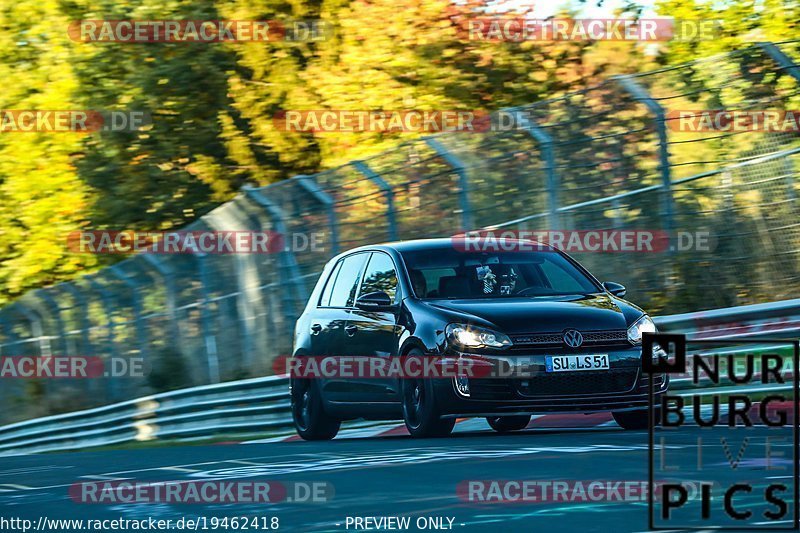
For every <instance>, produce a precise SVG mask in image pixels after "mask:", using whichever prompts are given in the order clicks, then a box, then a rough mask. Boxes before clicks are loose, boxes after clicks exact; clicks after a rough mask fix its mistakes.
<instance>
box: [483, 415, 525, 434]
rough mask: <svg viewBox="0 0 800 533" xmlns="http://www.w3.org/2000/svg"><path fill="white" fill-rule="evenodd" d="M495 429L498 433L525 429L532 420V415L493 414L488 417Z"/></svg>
mask: <svg viewBox="0 0 800 533" xmlns="http://www.w3.org/2000/svg"><path fill="white" fill-rule="evenodd" d="M486 421H487V422H489V425H490V426H491V427H492V429H493V430H495V431H497V432H498V433H505V432H507V431H519V430H520V429H525V428H526V427H528V424H530V422H531V417H530V416H492V417H488V418H487V419H486Z"/></svg>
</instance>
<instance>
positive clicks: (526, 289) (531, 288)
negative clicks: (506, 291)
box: [515, 287, 546, 296]
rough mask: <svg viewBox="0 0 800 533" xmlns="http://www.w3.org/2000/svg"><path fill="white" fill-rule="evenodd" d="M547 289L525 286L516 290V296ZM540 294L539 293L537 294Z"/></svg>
mask: <svg viewBox="0 0 800 533" xmlns="http://www.w3.org/2000/svg"><path fill="white" fill-rule="evenodd" d="M543 289H544V290H546V288H545V287H525V288H524V289H520V290H519V291H517V292H516V294H515V296H528V292H533V291H541V290H543ZM537 296H538V295H537Z"/></svg>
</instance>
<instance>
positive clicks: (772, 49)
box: [757, 42, 800, 81]
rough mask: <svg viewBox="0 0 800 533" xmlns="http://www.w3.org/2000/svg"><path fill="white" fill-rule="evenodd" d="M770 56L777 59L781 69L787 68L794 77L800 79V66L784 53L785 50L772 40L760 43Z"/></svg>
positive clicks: (759, 45) (760, 46) (774, 59)
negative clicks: (771, 41)
mask: <svg viewBox="0 0 800 533" xmlns="http://www.w3.org/2000/svg"><path fill="white" fill-rule="evenodd" d="M757 46H758V47H759V48H761V50H763V51H764V53H765V54H767V55H768V56H769V57H771V58H772V60H773V61H775V62H776V63H777V64H778V66H779V67H781V69H783V70H785V71H786V72H787V73H788V74H789V75H790V76H792V77H793V78H794V79H796V80H798V81H800V66H798V65H797V63H795V62H794V61H792V58H790V57H789V56H787V55H786V54H784V53H783V50H781V49H780V48H778V47H777V46H775V45H774V44H773V43H770V42H763V43H758V45H757Z"/></svg>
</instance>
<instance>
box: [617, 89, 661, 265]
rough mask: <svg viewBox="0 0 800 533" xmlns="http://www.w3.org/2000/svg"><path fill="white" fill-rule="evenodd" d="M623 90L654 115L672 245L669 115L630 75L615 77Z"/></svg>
mask: <svg viewBox="0 0 800 533" xmlns="http://www.w3.org/2000/svg"><path fill="white" fill-rule="evenodd" d="M613 79H616V80H617V81H618V82H619V83H620V85H622V88H623V89H624V90H625V91H627V92H628V93H629V94H630V95H631V96H632V97H633V99H634V100H636V101H639V102H642V103H643V104H644V105H645V107H647V109H648V110H649V111H650V112H651V113H652V114H653V115H654V117H655V125H656V133H657V135H658V148H659V150H658V156H659V157H658V160H659V164H658V166H659V169H660V171H661V187H662V190H661V193H662V210H663V213H662V215H663V217H664V229H665V230H666V232H667V235H668V236H669V240H670V243H672V242H673V239H674V229H675V221H674V207H673V201H674V200H673V197H672V171H671V168H670V163H669V138H668V136H667V115H666V112H665V111H664V108H663V107H662V106H661V104H659V103H658V102H657V101H656V100H655V99H654V98H653V97H652V96H650V94H649V93H648V92H647V90H646V89H645V88H644V87H642V86H641V85H639V84H638V83H637V82H636V80H634V79H633V77H632V76H630V75H624V76H615V77H614V78H613ZM672 252H673V246H672V245H670V250H669V253H670V254H672Z"/></svg>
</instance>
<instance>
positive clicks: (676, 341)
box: [642, 333, 686, 374]
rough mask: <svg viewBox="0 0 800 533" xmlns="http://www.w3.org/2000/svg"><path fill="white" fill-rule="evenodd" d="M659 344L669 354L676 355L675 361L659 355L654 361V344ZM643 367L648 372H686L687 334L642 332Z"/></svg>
mask: <svg viewBox="0 0 800 533" xmlns="http://www.w3.org/2000/svg"><path fill="white" fill-rule="evenodd" d="M654 345H658V346H659V347H660V348H661V349H663V350H664V351H665V352H667V353H668V354H672V355H674V360H673V362H671V363H670V361H669V360H668V359H666V358H663V357H659V358H658V360H656V361H653V346H654ZM642 369H643V370H644V372H646V373H647V374H680V373H683V372H686V335H680V334H673V333H643V334H642Z"/></svg>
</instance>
